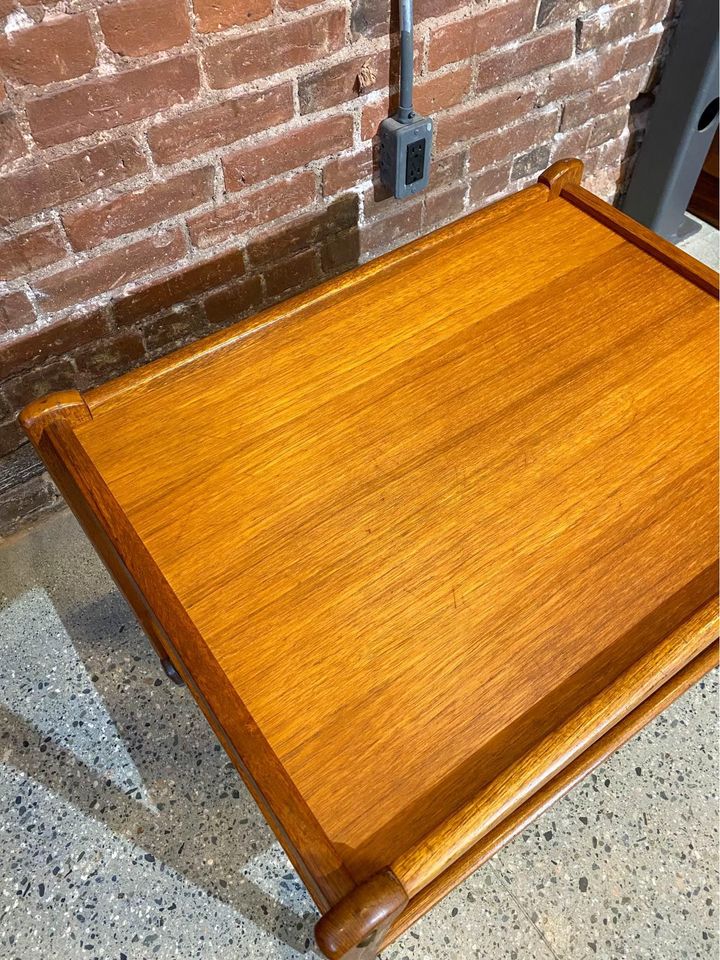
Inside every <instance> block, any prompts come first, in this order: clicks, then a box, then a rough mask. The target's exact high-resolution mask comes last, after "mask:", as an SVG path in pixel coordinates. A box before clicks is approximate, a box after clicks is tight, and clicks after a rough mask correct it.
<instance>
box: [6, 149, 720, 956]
mask: <svg viewBox="0 0 720 960" xmlns="http://www.w3.org/2000/svg"><path fill="white" fill-rule="evenodd" d="M581 169H582V165H581V164H580V163H579V162H578V161H563V162H561V163H560V164H557V165H555V166H554V167H552V168H551V169H550V170H549V171H547V173H545V174H544V175H543V176H542V177H541V178H540V182H539V183H538V184H537V185H535V186H532V187H530V188H528V189H526V190H524V191H522V192H521V193H519V194H517V195H516V196H514V197H512V198H510V199H508V200H503V201H502V202H500V203H497V204H495V205H494V206H492V207H490V208H487V209H485V210H482V211H480V212H479V213H476V214H474V215H472V216H469V217H467V218H466V219H463V220H461V221H459V222H457V223H454V224H452V225H450V226H448V227H445V228H444V229H442V230H439V231H437V232H436V233H432V234H430V235H428V236H426V237H424V238H422V239H420V240H418V241H416V242H414V243H411V244H410V245H408V246H406V247H403V248H402V249H400V250H397V251H395V252H394V253H391V254H388V255H387V256H385V257H382V258H381V259H379V260H376V261H374V262H372V263H369V264H367V265H365V266H363V267H360V268H358V269H356V270H354V271H352V272H350V273H347V274H345V275H344V276H342V277H340V278H339V279H335V280H333V281H331V282H328V283H326V284H324V285H323V286H320V287H318V288H317V289H315V290H312V291H311V292H309V293H305V294H302V295H300V296H297V297H295V298H294V299H292V300H290V301H289V302H287V303H284V304H281V305H280V306H277V307H274V308H272V309H271V310H267V311H265V312H264V313H262V314H260V315H259V316H258V317H256V318H255V319H254V321H253V322H252V323H249V322H248V323H245V324H244V325H239V326H237V327H235V328H232V329H229V330H227V331H225V332H223V333H220V334H218V335H216V336H213V337H210V338H208V339H206V340H204V341H202V342H200V343H198V344H195V345H193V346H191V347H189V348H187V349H184V350H181V351H179V352H178V353H175V354H173V355H171V356H169V357H166V358H165V359H163V360H160V361H158V362H156V363H152V364H150V365H148V366H146V367H144V368H143V369H141V370H138V371H135V372H133V373H130V374H128V375H127V376H124V377H120V378H119V379H117V380H115V381H113V382H112V383H109V384H107V385H105V386H102V387H99V388H98V389H95V390H90V391H89V392H87V393H86V394H85V395H82V396H81V395H80V394H79V393H76V392H67V393H59V394H55V395H53V396H51V397H49V398H47V399H45V400H42V401H39V402H36V403H33V404H31V405H30V406H29V407H28V408H27V409H26V410H25V411H24V413H23V415H22V419H23V423H24V426H25V429H26V430H27V432H28V434H29V435H30V437H31V438H32V440H33V442H34V444H35V446H36V447H37V449H38V450H39V452H40V454H41V456H42V458H43V459H44V461H45V463H46V464H47V466H48V469H49V470H50V472H51V474H52V476H53V477H54V478H55V480H56V482H57V484H58V486H59V487H60V489H61V491H62V492H63V494H64V496H65V498H66V500H67V501H68V503H69V504H70V506H71V507H72V509H73V510H74V511H75V513H76V515H77V517H78V518H79V520H80V522H81V523H82V525H83V526H84V528H85V530H86V532H87V534H88V536H89V537H90V539H91V540H92V542H93V544H94V545H95V547H96V549H97V550H98V552H99V553H100V555H101V556H102V558H103V559H104V561H105V563H106V564H107V566H108V567H109V569H110V571H111V572H112V574H113V575H114V577H115V579H116V581H117V583H118V586H119V587H120V589H121V590H122V591H123V593H124V594H125V596H126V597H127V598H128V600H129V601H130V603H131V604H132V606H133V608H134V610H135V612H136V613H137V615H138V617H139V619H140V620H141V622H142V624H143V626H144V627H145V629H146V630H147V632H148V634H149V636H150V639H151V641H152V643H153V644H154V646H155V647H156V649H157V650H158V652H159V653H160V655H161V656H162V657H163V659H165V660H167V661H168V662H169V665H171V671H172V670H175V671H177V674H179V676H180V677H182V679H183V680H184V681H185V682H186V683H187V685H188V686H189V688H190V690H191V691H192V693H193V695H194V697H195V698H196V700H197V701H198V703H199V705H200V707H201V708H202V710H203V712H204V713H205V715H206V716H207V718H208V720H209V722H210V724H211V725H212V727H213V729H214V730H215V732H216V734H217V736H218V737H219V739H220V740H221V742H222V743H223V745H224V747H225V749H226V750H227V752H228V754H229V755H230V757H231V758H232V759H233V761H234V762H235V764H236V766H237V768H238V770H239V771H240V773H241V774H242V776H243V778H244V779H245V782H246V783H247V785H248V787H249V789H250V791H251V792H252V794H253V796H254V797H255V799H256V801H257V803H258V805H259V806H260V808H261V810H262V812H263V813H264V815H265V816H266V817H267V819H268V821H269V822H270V824H271V826H272V828H273V830H274V831H275V833H276V834H277V836H278V838H279V839H280V841H281V843H282V844H283V846H284V848H285V850H286V851H287V853H288V855H289V857H290V859H291V860H292V862H293V864H294V865H295V867H296V869H297V871H298V873H299V874H300V876H301V877H302V879H303V880H304V882H305V883H306V885H307V887H308V889H309V890H310V892H311V894H312V896H313V898H314V899H315V902H316V903H317V905H318V908H319V909H320V911H321V913H322V917H321V919H320V921H319V922H318V924H317V928H316V937H317V943H318V945H319V947H320V949H321V950H322V951H323V952H324V953H325V954H326V955H327V956H328V957H331V958H340V957H352V958H356V960H357V958H367V957H373V956H375V955H376V953H377V952H378V950H380V949H381V948H382V947H383V946H384V945H385V944H388V943H389V942H391V941H392V940H393V938H395V937H397V936H398V934H399V933H401V932H402V931H403V930H405V929H406V928H407V927H408V926H409V925H410V924H411V923H413V921H414V920H416V919H417V918H418V917H420V916H421V915H422V914H423V913H425V911H427V910H428V909H429V908H430V907H431V906H432V905H433V904H434V903H435V902H436V901H437V900H438V899H440V898H441V897H442V896H443V895H444V894H445V893H447V892H448V891H449V890H450V889H451V888H452V887H453V886H455V885H456V884H457V883H459V882H460V881H461V880H462V879H463V878H464V877H465V876H467V874H469V873H470V872H471V871H472V870H474V869H475V868H476V867H478V866H479V865H480V864H481V863H483V862H484V861H485V860H486V859H487V858H488V857H490V856H491V855H492V854H493V853H494V852H495V851H496V850H498V849H499V848H500V847H501V846H502V845H503V844H504V843H506V842H507V841H508V840H510V839H511V838H512V837H513V836H515V835H516V834H517V833H518V832H519V831H520V830H522V829H523V827H524V826H525V825H526V824H527V823H528V822H529V821H531V820H532V819H533V818H534V817H536V816H537V815H538V814H539V813H541V812H542V811H543V810H544V809H546V808H547V806H548V805H549V804H550V803H552V801H553V800H555V799H556V798H557V797H559V796H561V795H562V794H564V793H565V792H566V791H567V790H569V789H570V788H571V787H572V786H573V784H574V783H576V782H577V781H578V780H579V779H580V778H582V777H583V776H585V774H587V773H588V771H589V770H591V769H592V768H593V767H595V766H596V765H597V764H598V763H600V761H602V760H603V758H604V757H606V756H607V755H608V754H609V753H610V752H611V751H613V750H615V749H616V748H617V747H618V746H619V745H620V744H622V743H623V742H624V741H626V740H627V739H628V738H629V737H630V736H632V735H633V734H634V733H635V732H636V731H637V730H639V729H640V727H642V726H643V724H645V723H647V721H648V720H649V719H650V718H651V717H653V716H655V715H656V714H657V713H658V712H659V711H660V710H662V709H663V708H664V707H666V706H667V705H668V704H669V703H670V702H671V701H672V700H673V699H674V698H675V697H677V696H678V695H679V694H680V693H682V692H683V691H684V690H686V689H687V688H688V686H689V685H690V684H692V683H693V682H694V681H696V680H697V679H698V678H699V677H701V676H702V675H703V674H704V673H705V672H706V671H707V670H709V669H710V667H711V666H713V664H714V663H716V661H717V650H716V646H715V642H714V641H715V638H716V635H717V609H716V602H715V597H716V593H717V566H716V561H717V499H716V497H717V473H716V470H717V466H716V465H717V449H716V438H717V405H716V383H717V370H716V366H717V343H716V336H717V309H716V300H717V294H718V277H717V275H716V274H715V273H714V272H713V271H711V270H709V269H708V268H706V267H704V266H702V265H701V264H699V263H698V262H696V261H695V260H693V259H692V258H691V257H688V256H687V255H686V254H684V253H682V252H680V251H678V250H677V249H675V248H674V247H672V246H670V245H669V244H667V243H666V242H664V241H663V240H661V239H659V238H658V237H656V236H655V235H654V234H652V233H650V232H649V231H647V230H646V229H644V228H643V227H640V226H638V225H637V224H635V223H633V222H632V221H631V220H629V219H628V218H627V217H625V216H624V215H623V214H621V213H619V212H618V211H617V210H615V209H613V208H612V207H610V206H609V205H607V204H606V203H604V202H602V201H600V200H598V199H596V198H595V197H593V196H592V195H591V194H589V193H588V192H586V191H585V190H584V189H583V188H582V187H581V186H580V185H579V180H580V171H581ZM228 842H231V840H228Z"/></svg>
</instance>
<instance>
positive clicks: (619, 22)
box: [577, 0, 642, 51]
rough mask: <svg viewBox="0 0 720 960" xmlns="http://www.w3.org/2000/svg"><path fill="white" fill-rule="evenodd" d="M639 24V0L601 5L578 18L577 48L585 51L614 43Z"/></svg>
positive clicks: (633, 31) (640, 8) (640, 22)
mask: <svg viewBox="0 0 720 960" xmlns="http://www.w3.org/2000/svg"><path fill="white" fill-rule="evenodd" d="M641 24H642V5H641V3H640V0H630V3H624V4H621V3H618V4H614V5H612V6H611V5H607V6H602V7H601V8H600V9H599V10H596V11H595V12H593V13H590V14H587V15H584V16H582V17H580V18H579V19H578V24H577V30H578V41H577V46H578V50H579V51H585V50H590V49H591V48H593V47H599V46H602V44H605V43H615V42H616V41H618V40H621V39H622V38H623V37H628V36H630V35H631V34H633V33H635V32H636V31H637V30H638V29H639V28H640V26H641Z"/></svg>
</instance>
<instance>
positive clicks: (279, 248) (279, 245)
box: [247, 194, 360, 267]
mask: <svg viewBox="0 0 720 960" xmlns="http://www.w3.org/2000/svg"><path fill="white" fill-rule="evenodd" d="M359 209H360V202H359V200H358V197H357V196H356V195H355V194H348V195H346V196H344V197H338V198H337V200H333V201H332V202H331V203H329V204H328V205H327V206H326V207H323V208H322V209H321V210H314V211H313V212H312V213H308V214H305V215H304V216H300V217H295V218H294V219H293V220H292V221H291V222H290V223H287V224H285V225H284V226H283V227H281V228H280V229H279V230H278V229H277V227H271V228H268V229H267V230H265V231H264V232H263V233H262V234H260V235H259V236H257V237H255V238H253V240H252V241H251V242H250V243H249V244H248V247H247V253H248V258H249V261H250V263H251V264H252V265H253V266H254V267H264V266H265V265H266V264H268V263H279V262H281V261H282V260H287V259H288V258H289V257H292V256H294V255H295V254H296V253H299V252H300V251H301V250H307V248H308V247H312V246H314V245H316V244H323V243H326V242H332V240H333V238H334V237H337V236H338V235H339V234H341V233H345V232H347V231H348V230H351V229H352V228H354V227H355V226H356V225H357V221H358V214H359Z"/></svg>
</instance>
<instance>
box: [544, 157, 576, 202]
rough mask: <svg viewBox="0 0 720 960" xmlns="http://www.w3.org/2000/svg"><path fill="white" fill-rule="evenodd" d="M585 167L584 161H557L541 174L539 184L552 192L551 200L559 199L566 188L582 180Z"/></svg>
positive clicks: (571, 159)
mask: <svg viewBox="0 0 720 960" xmlns="http://www.w3.org/2000/svg"><path fill="white" fill-rule="evenodd" d="M583 169H584V165H583V162H582V160H577V159H573V158H568V159H565V160H556V161H555V163H553V164H552V165H551V166H549V167H548V168H547V170H545V172H544V173H541V174H540V176H539V177H538V183H542V184H544V185H545V186H546V187H547V188H548V190H549V191H550V196H549V197H548V199H549V200H552V199H553V198H554V197H559V196H560V194H561V193H562V191H563V189H564V188H565V187H568V186H570V185H577V184H579V183H580V181H581V180H582V175H583Z"/></svg>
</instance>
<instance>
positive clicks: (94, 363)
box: [73, 330, 145, 390]
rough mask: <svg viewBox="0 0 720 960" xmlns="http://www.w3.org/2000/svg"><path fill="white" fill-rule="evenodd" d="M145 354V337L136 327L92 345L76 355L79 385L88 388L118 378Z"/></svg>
mask: <svg viewBox="0 0 720 960" xmlns="http://www.w3.org/2000/svg"><path fill="white" fill-rule="evenodd" d="M144 356H145V345H144V343H143V340H142V337H141V336H140V334H139V333H137V332H136V331H135V330H123V331H122V332H121V333H119V334H117V335H116V336H114V337H113V339H112V340H103V341H101V342H100V343H93V344H90V346H88V347H84V348H82V349H80V350H79V351H76V352H75V353H74V354H73V360H74V362H75V366H76V368H77V371H78V377H77V383H76V387H77V389H78V390H88V389H89V388H90V387H94V386H96V385H97V384H98V383H103V382H104V381H105V380H109V379H110V378H111V377H118V376H120V374H121V373H125V372H126V371H127V370H130V369H131V368H132V367H134V366H136V365H137V363H138V361H139V360H142V359H143V357H144Z"/></svg>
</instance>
